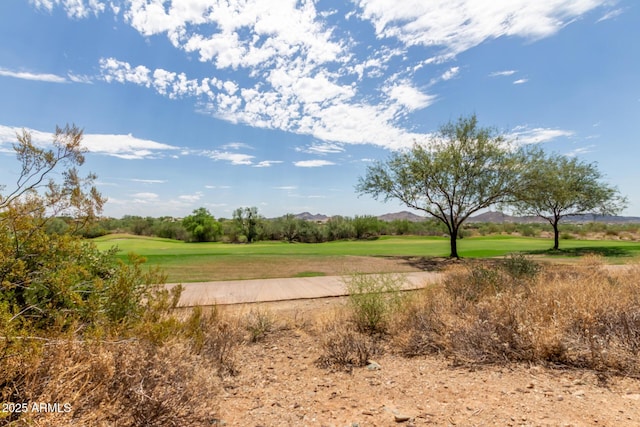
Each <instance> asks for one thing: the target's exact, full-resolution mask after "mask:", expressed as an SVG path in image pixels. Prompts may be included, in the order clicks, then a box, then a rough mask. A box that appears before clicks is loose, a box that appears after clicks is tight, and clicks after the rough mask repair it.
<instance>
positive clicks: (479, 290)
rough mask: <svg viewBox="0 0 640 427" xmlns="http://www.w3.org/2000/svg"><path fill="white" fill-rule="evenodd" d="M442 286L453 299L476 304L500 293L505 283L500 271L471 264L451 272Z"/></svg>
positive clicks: (491, 267)
mask: <svg viewBox="0 0 640 427" xmlns="http://www.w3.org/2000/svg"><path fill="white" fill-rule="evenodd" d="M443 284H444V289H445V291H446V292H448V293H449V294H450V295H451V296H452V297H453V298H454V299H456V300H461V301H468V302H478V301H479V300H480V299H481V298H483V297H486V296H489V295H495V294H497V293H499V292H500V291H502V290H503V289H504V288H505V287H506V284H507V282H506V277H505V275H504V273H503V272H502V271H501V270H499V269H497V268H495V267H493V266H487V265H481V264H472V265H468V266H463V267H460V268H457V269H453V270H451V271H450V272H449V274H448V275H447V276H446V278H445V280H444V283H443Z"/></svg>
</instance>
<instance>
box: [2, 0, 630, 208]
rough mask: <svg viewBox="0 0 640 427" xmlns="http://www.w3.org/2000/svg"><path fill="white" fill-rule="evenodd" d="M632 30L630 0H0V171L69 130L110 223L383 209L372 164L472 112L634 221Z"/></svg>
mask: <svg viewBox="0 0 640 427" xmlns="http://www.w3.org/2000/svg"><path fill="white" fill-rule="evenodd" d="M638 40H640V4H639V3H637V2H634V1H631V0H628V1H624V0H619V1H612V0H494V1H491V2H487V1H482V0H455V1H453V0H432V1H429V0H414V1H408V0H402V1H398V0H353V1H329V0H319V1H304V0H302V1H290V0H278V1H265V0H242V1H236V0H228V1H226V0H225V1H221V0H220V1H216V0H172V1H171V0H168V1H167V0H165V1H161V0H127V1H124V0H31V1H23V0H2V1H1V2H0V93H1V94H2V96H0V183H3V184H7V185H8V186H10V183H11V182H14V181H15V176H16V173H17V172H18V164H17V161H16V160H15V158H14V157H13V156H12V154H11V152H10V151H11V150H10V148H11V143H12V142H14V141H15V133H16V131H17V130H20V129H22V128H24V129H27V130H30V131H31V132H32V134H33V137H34V140H36V141H38V142H41V143H42V144H46V143H47V141H48V140H50V134H51V132H53V131H54V129H55V126H56V125H60V126H64V125H65V124H67V123H75V124H76V125H78V126H80V127H82V128H84V131H85V139H84V141H85V145H86V147H87V148H88V150H89V154H88V155H87V162H86V164H85V166H84V167H83V170H85V171H87V172H88V171H92V172H95V173H96V174H97V175H98V177H99V178H98V187H99V189H100V190H101V191H102V193H103V194H104V195H105V196H107V197H108V198H109V202H108V203H107V205H106V208H105V212H104V213H105V214H106V215H109V216H115V217H120V216H122V215H125V214H132V215H151V216H161V215H173V216H183V215H186V214H188V213H190V212H191V211H192V210H193V209H195V208H198V207H200V206H204V207H206V208H208V209H209V210H210V211H211V212H212V213H213V214H214V215H215V216H216V217H230V215H231V212H232V211H233V210H234V209H235V208H237V207H240V206H256V207H258V209H259V211H260V213H262V214H263V215H265V216H267V217H273V216H279V215H283V214H285V213H299V212H302V211H310V212H313V213H317V212H320V213H324V214H328V215H337V214H341V215H356V214H381V213H387V212H394V211H398V210H402V209H404V207H403V206H402V205H400V204H398V203H394V202H389V203H386V204H384V203H382V202H379V201H376V200H373V199H371V198H369V197H368V196H362V197H358V196H357V194H356V193H355V191H354V186H355V185H356V184H357V181H358V177H360V176H363V175H364V173H365V171H366V168H367V166H368V165H370V164H371V161H374V160H383V159H385V158H387V157H388V155H389V153H390V152H391V151H392V150H397V149H401V148H403V147H407V146H410V145H411V144H412V143H413V141H425V140H427V139H428V137H429V134H430V133H431V132H433V131H435V130H436V129H437V128H438V127H439V126H440V125H442V124H443V123H445V122H447V121H449V120H455V119H457V118H458V117H460V116H461V115H465V116H466V115H469V114H473V113H475V114H477V116H478V118H479V120H480V123H481V125H483V126H493V127H497V128H498V129H500V130H501V131H502V132H504V133H506V134H507V135H509V136H510V137H513V138H517V139H518V140H519V141H520V142H522V143H535V144H542V146H543V147H544V148H545V149H546V150H548V151H550V152H558V153H562V154H566V155H569V156H579V158H580V159H582V160H585V161H587V162H598V165H599V167H600V170H601V171H602V172H603V173H604V174H605V175H606V177H607V180H608V182H610V183H612V184H614V185H616V186H617V187H618V188H619V189H620V191H621V192H622V193H623V194H625V195H626V196H628V198H629V201H630V205H629V208H628V209H627V210H626V211H625V212H624V214H626V215H635V216H640V186H639V185H638V183H639V182H640V167H638V160H639V159H640V148H639V147H640V144H639V143H638V141H637V139H638V135H639V134H640V132H639V123H640V121H639V119H640V48H639V47H638V46H639V45H638Z"/></svg>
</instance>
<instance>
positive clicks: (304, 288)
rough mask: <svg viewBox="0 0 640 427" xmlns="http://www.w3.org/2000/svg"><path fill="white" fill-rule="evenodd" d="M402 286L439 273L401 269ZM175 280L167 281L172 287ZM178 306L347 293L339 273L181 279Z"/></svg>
mask: <svg viewBox="0 0 640 427" xmlns="http://www.w3.org/2000/svg"><path fill="white" fill-rule="evenodd" d="M401 276H402V277H405V278H406V280H405V283H404V286H403V289H419V288H422V287H424V286H426V285H427V284H430V283H434V282H435V281H437V280H439V279H440V278H441V277H442V275H441V273H434V272H415V273H402V274H401ZM175 285H176V284H168V285H167V286H168V287H173V286H175ZM182 286H183V287H184V291H183V292H182V295H181V297H180V302H179V303H178V306H180V307H192V306H198V305H214V304H223V305H224V304H243V303H255V302H267V301H284V300H295V299H309V298H324V297H337V296H344V295H347V292H346V290H345V285H344V281H343V276H319V277H296V278H285V279H258V280H229V281H218V282H196V283H183V284H182Z"/></svg>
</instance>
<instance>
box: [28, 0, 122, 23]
mask: <svg viewBox="0 0 640 427" xmlns="http://www.w3.org/2000/svg"><path fill="white" fill-rule="evenodd" d="M29 1H30V2H31V3H33V4H34V6H36V7H38V8H41V9H46V10H47V11H49V12H51V11H52V10H53V7H54V6H62V7H63V8H64V10H65V11H66V12H67V16H68V17H69V18H75V19H80V18H86V17H88V16H89V15H90V14H93V15H98V14H100V13H102V12H104V9H105V3H104V2H101V1H99V0H29ZM112 7H113V6H112Z"/></svg>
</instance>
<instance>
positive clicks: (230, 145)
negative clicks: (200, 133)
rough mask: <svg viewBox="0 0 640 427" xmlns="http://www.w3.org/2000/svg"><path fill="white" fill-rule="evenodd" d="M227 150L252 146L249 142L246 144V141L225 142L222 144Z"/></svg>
mask: <svg viewBox="0 0 640 427" xmlns="http://www.w3.org/2000/svg"><path fill="white" fill-rule="evenodd" d="M222 148H224V149H225V150H239V149H241V148H252V147H251V146H250V145H249V144H245V143H244V142H230V143H228V144H224V145H223V146H222Z"/></svg>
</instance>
